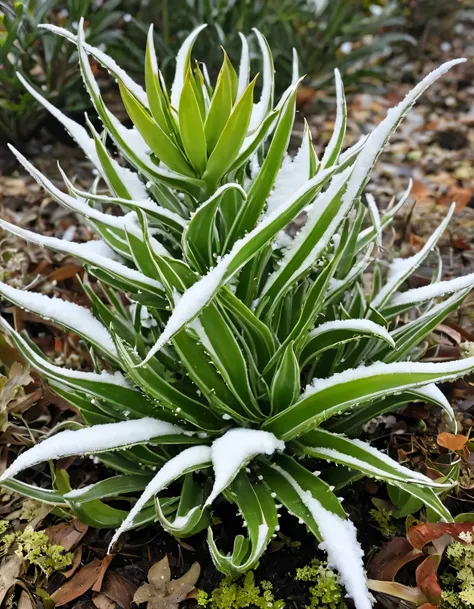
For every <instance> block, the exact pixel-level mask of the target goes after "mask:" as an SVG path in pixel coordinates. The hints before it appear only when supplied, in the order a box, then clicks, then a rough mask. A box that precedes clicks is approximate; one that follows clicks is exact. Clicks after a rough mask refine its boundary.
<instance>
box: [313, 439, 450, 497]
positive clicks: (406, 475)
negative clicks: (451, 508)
mask: <svg viewBox="0 0 474 609" xmlns="http://www.w3.org/2000/svg"><path fill="white" fill-rule="evenodd" d="M318 433H321V434H324V433H327V435H328V437H329V438H330V437H331V436H333V435H338V434H332V433H330V432H325V431H324V430H322V429H319V430H318ZM341 437H343V439H344V440H345V441H346V442H349V443H350V444H352V445H354V446H356V447H357V448H360V449H362V450H363V451H365V452H366V453H369V454H370V455H371V456H373V457H375V459H378V460H379V461H382V463H384V464H385V465H388V466H389V467H390V468H392V469H395V470H396V471H397V472H398V473H399V474H400V475H399V476H397V477H396V478H397V480H400V481H401V482H406V483H409V482H410V481H416V482H417V483H418V484H422V485H424V486H430V487H436V488H450V487H451V486H452V483H450V482H448V483H437V482H435V481H434V480H431V478H428V477H427V476H425V475H423V474H421V473H420V472H417V471H413V470H411V469H408V468H407V467H404V466H403V465H400V463H398V462H397V461H394V460H393V459H391V458H390V457H389V456H388V455H386V454H384V453H382V452H380V451H379V450H377V449H376V448H374V447H373V446H371V445H370V444H367V442H363V441H362V440H358V439H353V438H351V439H349V438H346V437H344V436H341ZM317 450H318V453H321V454H324V455H327V456H328V457H330V458H334V459H335V460H339V461H347V462H348V463H349V462H350V463H352V464H353V465H355V466H356V467H357V469H363V468H364V467H365V468H367V469H371V470H372V472H373V473H374V474H376V475H377V476H381V475H382V473H384V472H385V470H381V469H379V468H378V467H377V466H374V465H372V464H371V463H370V462H369V461H365V460H363V461H362V460H360V459H359V458H357V457H354V456H352V455H350V454H349V452H345V453H340V452H339V451H338V450H336V449H333V448H327V447H325V446H318V448H317ZM384 475H390V476H393V474H392V473H390V474H387V473H386V472H385V473H384Z"/></svg>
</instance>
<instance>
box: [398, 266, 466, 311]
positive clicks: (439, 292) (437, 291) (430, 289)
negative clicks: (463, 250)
mask: <svg viewBox="0 0 474 609" xmlns="http://www.w3.org/2000/svg"><path fill="white" fill-rule="evenodd" d="M473 286H474V273H470V274H469V275H464V277H457V278H456V279H450V280H449V281H439V282H438V283H433V284H431V285H426V286H423V287H421V288H414V289H413V290H408V291H406V292H403V293H401V294H396V295H395V296H393V297H392V298H391V300H390V301H389V306H390V307H395V306H398V305H404V304H417V303H420V302H424V301H425V300H431V299H432V298H438V297H439V296H445V295H446V294H452V293H453V292H459V291H460V290H464V289H466V288H472V287H473Z"/></svg>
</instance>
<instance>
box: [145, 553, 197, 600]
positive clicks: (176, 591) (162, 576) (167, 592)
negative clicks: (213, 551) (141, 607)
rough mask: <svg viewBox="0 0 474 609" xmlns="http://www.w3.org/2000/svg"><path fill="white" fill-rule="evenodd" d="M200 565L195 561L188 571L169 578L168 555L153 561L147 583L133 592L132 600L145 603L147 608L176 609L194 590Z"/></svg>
mask: <svg viewBox="0 0 474 609" xmlns="http://www.w3.org/2000/svg"><path fill="white" fill-rule="evenodd" d="M200 573H201V567H200V566H199V564H198V563H197V562H195V563H194V564H193V565H192V566H191V568H190V569H189V571H187V573H185V574H184V575H183V576H182V577H180V578H179V579H173V580H171V572H170V566H169V562H168V556H165V557H164V558H163V559H162V560H160V561H159V562H157V563H155V564H154V565H153V566H152V567H151V569H150V570H149V571H148V583H147V584H143V585H142V586H140V588H138V590H137V591H136V592H135V595H134V597H133V600H134V602H135V603H137V604H141V603H145V602H146V603H147V609H178V607H179V603H181V602H182V601H184V600H186V598H187V596H188V594H189V593H190V592H191V591H193V590H194V588H195V585H196V582H197V580H198V579H199V575H200Z"/></svg>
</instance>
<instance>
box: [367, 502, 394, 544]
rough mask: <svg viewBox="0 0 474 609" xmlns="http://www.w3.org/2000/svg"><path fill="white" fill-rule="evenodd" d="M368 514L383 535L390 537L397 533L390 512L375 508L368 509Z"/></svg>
mask: <svg viewBox="0 0 474 609" xmlns="http://www.w3.org/2000/svg"><path fill="white" fill-rule="evenodd" d="M369 514H370V517H371V519H372V520H373V521H375V523H376V525H377V528H378V530H379V531H380V532H381V533H382V535H383V536H384V537H388V538H391V537H394V536H395V535H396V534H397V527H396V526H395V524H394V523H393V522H392V512H390V511H388V510H384V509H381V508H377V509H374V510H370V512H369Z"/></svg>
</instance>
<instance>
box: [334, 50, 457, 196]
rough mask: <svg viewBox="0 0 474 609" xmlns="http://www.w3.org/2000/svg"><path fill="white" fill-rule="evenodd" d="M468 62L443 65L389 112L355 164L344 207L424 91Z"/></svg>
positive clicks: (452, 62)
mask: <svg viewBox="0 0 474 609" xmlns="http://www.w3.org/2000/svg"><path fill="white" fill-rule="evenodd" d="M464 61H466V60H465V59H455V60H453V61H448V62H446V63H444V64H442V65H441V66H440V67H439V68H437V69H436V70H433V72H430V74H428V75H427V76H425V78H423V80H422V81H421V82H420V83H418V84H417V85H416V87H414V88H413V89H412V90H411V91H410V92H409V93H408V94H407V95H406V97H405V99H403V100H402V101H401V102H400V103H399V104H398V105H397V106H395V107H394V108H391V109H390V110H388V112H387V116H386V117H385V119H384V120H383V121H382V122H381V123H380V124H379V125H378V126H377V127H376V128H375V129H374V131H372V133H371V134H370V135H369V137H368V139H367V141H366V143H365V145H364V147H363V149H362V151H361V152H360V154H359V156H358V157H357V160H356V162H355V164H354V170H353V172H352V175H351V177H350V179H349V183H348V185H347V190H346V192H345V194H344V196H343V201H342V206H344V205H345V204H346V203H347V202H348V201H350V202H352V201H354V200H355V199H356V198H357V196H358V195H359V194H360V191H361V189H362V188H363V186H364V185H365V182H366V179H367V177H368V175H369V174H370V171H371V169H372V167H373V165H374V163H375V161H376V160H377V158H378V156H379V154H380V153H381V151H382V150H383V148H384V146H385V143H386V141H387V140H388V138H389V137H390V135H391V132H392V131H393V129H394V128H395V127H396V125H397V123H398V122H399V120H400V119H401V118H402V117H403V116H404V115H405V114H406V112H407V111H408V110H409V109H410V108H411V106H412V105H413V104H414V103H415V101H416V100H417V98H418V97H419V96H420V95H421V94H422V93H423V91H424V90H425V89H426V88H427V87H428V86H429V85H431V84H432V83H433V82H434V81H435V80H437V79H438V78H439V77H440V76H441V75H442V74H444V73H445V72H447V71H448V70H449V69H451V68H452V67H453V66H455V65H457V64H458V63H462V62H464Z"/></svg>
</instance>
